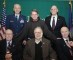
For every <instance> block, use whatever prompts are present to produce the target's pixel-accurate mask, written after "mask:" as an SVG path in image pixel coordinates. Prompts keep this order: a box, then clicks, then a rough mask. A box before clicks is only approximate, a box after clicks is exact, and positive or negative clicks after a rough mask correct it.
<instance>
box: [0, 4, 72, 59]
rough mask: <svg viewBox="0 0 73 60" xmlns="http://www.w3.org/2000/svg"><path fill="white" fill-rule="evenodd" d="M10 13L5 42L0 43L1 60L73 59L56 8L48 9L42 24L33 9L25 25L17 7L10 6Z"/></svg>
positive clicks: (69, 39)
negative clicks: (48, 11)
mask: <svg viewBox="0 0 73 60" xmlns="http://www.w3.org/2000/svg"><path fill="white" fill-rule="evenodd" d="M13 11H14V14H12V15H8V16H7V19H6V28H7V30H6V31H5V39H4V40H1V41H0V59H1V60H5V59H6V60H73V39H72V38H70V36H69V29H68V27H67V25H66V22H65V18H64V17H62V16H59V15H58V8H57V6H55V5H53V6H52V7H51V9H50V12H51V15H50V16H48V17H46V18H45V21H43V20H41V19H40V17H39V13H38V11H37V10H36V9H33V10H32V11H31V15H30V20H29V22H27V19H26V17H25V16H23V15H22V14H21V6H20V5H19V4H14V9H13ZM66 40H67V42H66Z"/></svg>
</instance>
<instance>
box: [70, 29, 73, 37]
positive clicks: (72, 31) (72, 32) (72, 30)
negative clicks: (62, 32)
mask: <svg viewBox="0 0 73 60" xmlns="http://www.w3.org/2000/svg"><path fill="white" fill-rule="evenodd" d="M70 33H71V38H73V28H72V29H71V30H70Z"/></svg>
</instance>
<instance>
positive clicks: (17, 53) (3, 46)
mask: <svg viewBox="0 0 73 60" xmlns="http://www.w3.org/2000/svg"><path fill="white" fill-rule="evenodd" d="M5 36H6V37H5V38H6V39H5V40H2V41H0V60H5V59H6V60H22V55H23V54H22V46H21V44H20V43H18V42H17V41H16V40H13V32H12V30H10V29H7V30H6V33H5Z"/></svg>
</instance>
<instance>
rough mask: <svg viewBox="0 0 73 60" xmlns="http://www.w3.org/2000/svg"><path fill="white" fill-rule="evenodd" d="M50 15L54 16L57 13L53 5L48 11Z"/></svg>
mask: <svg viewBox="0 0 73 60" xmlns="http://www.w3.org/2000/svg"><path fill="white" fill-rule="evenodd" d="M50 12H51V14H52V15H56V14H57V13H58V8H57V6H56V5H53V6H52V7H51V9H50Z"/></svg>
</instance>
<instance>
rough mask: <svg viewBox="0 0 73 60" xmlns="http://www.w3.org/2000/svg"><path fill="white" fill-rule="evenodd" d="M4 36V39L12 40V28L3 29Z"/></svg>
mask: <svg viewBox="0 0 73 60" xmlns="http://www.w3.org/2000/svg"><path fill="white" fill-rule="evenodd" d="M5 33H6V34H5V36H6V40H12V38H13V32H12V30H10V29H7V30H6V31H5Z"/></svg>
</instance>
